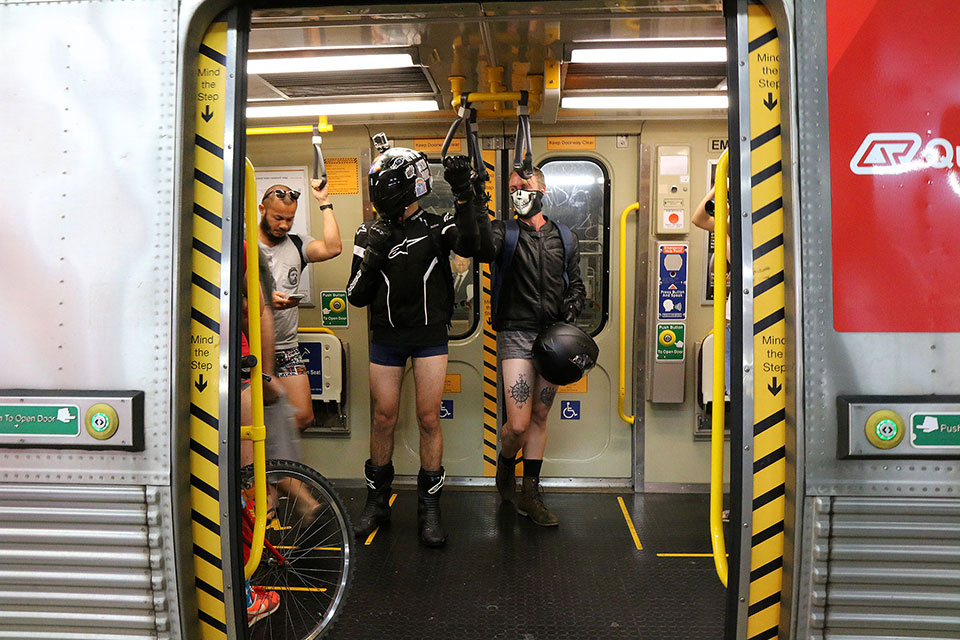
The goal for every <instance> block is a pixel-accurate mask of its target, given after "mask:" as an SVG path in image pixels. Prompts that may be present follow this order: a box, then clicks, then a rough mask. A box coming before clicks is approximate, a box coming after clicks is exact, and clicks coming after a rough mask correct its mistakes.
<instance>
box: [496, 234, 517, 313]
mask: <svg viewBox="0 0 960 640" xmlns="http://www.w3.org/2000/svg"><path fill="white" fill-rule="evenodd" d="M519 241H520V225H519V224H518V223H517V221H516V220H514V219H512V218H511V219H510V220H505V221H504V223H503V245H502V246H501V247H500V255H499V256H498V257H497V261H496V262H495V263H494V269H493V279H492V282H491V289H490V313H491V315H492V317H494V318H496V317H497V309H498V307H499V306H500V293H501V291H502V290H503V282H504V280H506V277H507V274H508V273H509V272H510V265H511V264H512V263H513V254H515V253H516V252H517V243H518V242H519Z"/></svg>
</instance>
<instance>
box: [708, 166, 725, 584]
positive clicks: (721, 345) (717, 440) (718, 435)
mask: <svg viewBox="0 0 960 640" xmlns="http://www.w3.org/2000/svg"><path fill="white" fill-rule="evenodd" d="M729 162H730V159H729V156H728V154H727V151H724V152H723V155H721V156H720V160H719V161H718V162H717V174H716V182H715V184H716V195H715V198H714V205H715V206H714V217H713V220H714V227H713V237H714V241H713V246H714V253H713V255H714V258H713V389H712V391H713V412H712V419H711V422H712V426H713V429H712V431H711V433H710V541H711V543H712V546H713V564H714V566H715V567H716V569H717V577H719V578H720V582H722V583H723V586H727V573H728V568H727V545H726V542H725V540H724V537H723V432H724V428H725V426H726V425H725V424H724V409H725V404H726V380H725V376H724V368H725V353H726V342H727V331H726V329H727V317H726V313H725V312H724V310H725V307H726V301H727V168H728V166H729Z"/></svg>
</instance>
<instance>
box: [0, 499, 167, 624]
mask: <svg viewBox="0 0 960 640" xmlns="http://www.w3.org/2000/svg"><path fill="white" fill-rule="evenodd" d="M160 508H161V507H160V498H159V495H158V493H157V491H156V490H155V489H153V488H150V487H107V486H87V487H80V486H74V487H71V486H54V485H49V486H44V485H37V486H24V485H0V638H2V639H10V640H13V639H16V640H28V639H39V638H43V639H44V640H142V639H145V638H151V639H157V640H165V639H167V638H169V637H170V635H169V633H168V629H169V621H168V619H167V615H166V614H165V613H164V611H165V610H166V608H167V603H166V602H165V599H166V596H165V593H164V589H165V584H164V581H165V578H164V572H163V569H164V558H163V554H162V552H161V545H162V540H161V534H160V533H159V531H160V526H159V522H160ZM171 561H172V559H171Z"/></svg>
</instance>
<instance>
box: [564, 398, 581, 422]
mask: <svg viewBox="0 0 960 640" xmlns="http://www.w3.org/2000/svg"><path fill="white" fill-rule="evenodd" d="M560 419H561V420H579V419H580V401H579V400H564V401H563V402H561V403H560Z"/></svg>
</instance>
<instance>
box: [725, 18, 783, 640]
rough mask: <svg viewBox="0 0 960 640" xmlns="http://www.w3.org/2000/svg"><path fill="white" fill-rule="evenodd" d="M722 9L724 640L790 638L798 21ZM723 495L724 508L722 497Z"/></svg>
mask: <svg viewBox="0 0 960 640" xmlns="http://www.w3.org/2000/svg"><path fill="white" fill-rule="evenodd" d="M777 4H778V5H779V3H777ZM724 10H725V11H724V13H725V17H726V20H727V48H728V55H727V64H728V82H729V95H730V108H729V127H730V138H729V140H730V145H729V152H730V156H729V176H728V177H729V203H730V238H731V250H730V251H731V255H730V257H729V263H730V270H731V279H730V294H729V295H730V304H731V315H730V319H731V325H730V326H731V330H730V345H729V346H730V361H731V364H730V367H731V375H730V385H731V390H730V395H731V400H732V407H731V418H730V420H731V424H730V425H729V430H730V452H731V455H730V460H731V469H730V504H731V513H730V526H729V527H728V531H729V538H728V539H727V541H726V550H727V551H728V552H729V565H728V566H729V569H728V572H727V573H728V575H726V576H724V575H723V574H724V573H725V571H726V570H727V565H726V564H725V563H724V561H723V557H722V551H723V549H722V547H720V548H719V549H718V546H719V545H718V544H717V542H716V538H717V534H716V533H715V535H714V538H715V543H714V553H715V560H716V564H717V567H718V573H719V574H720V575H721V579H724V578H726V584H727V625H726V637H727V638H737V639H750V640H769V639H770V638H778V637H781V627H780V614H781V599H782V596H781V593H782V590H783V576H784V566H785V563H784V541H785V539H786V538H787V536H786V533H785V532H786V531H788V530H789V527H788V526H787V525H786V524H785V523H786V518H785V516H786V511H785V509H786V506H787V504H788V496H787V489H788V485H787V481H786V478H787V468H788V464H787V456H786V453H787V447H786V437H787V416H788V415H789V416H790V418H791V420H792V419H793V418H795V416H796V412H795V408H793V407H791V408H790V409H789V410H788V405H790V404H791V403H795V401H796V398H797V394H796V389H797V388H798V378H797V376H796V368H795V369H794V370H793V371H791V370H788V368H787V362H788V360H790V361H795V359H794V353H795V348H796V344H797V343H798V337H799V336H798V335H797V331H796V323H795V318H796V317H797V305H796V304H795V300H794V298H793V297H792V293H791V292H792V289H793V288H794V287H795V286H796V280H797V275H798V270H797V265H796V263H794V262H793V261H792V256H794V255H795V249H796V242H795V237H793V236H791V235H790V233H791V229H792V228H793V227H792V226H791V225H790V224H788V219H789V217H790V216H791V215H792V213H793V212H794V211H795V207H793V206H792V200H791V196H792V193H791V189H790V188H789V187H790V185H791V181H792V180H793V179H795V175H794V174H793V173H792V172H791V171H790V169H791V167H792V163H791V162H790V161H789V160H788V158H789V151H790V149H791V145H790V139H791V136H790V135H789V134H790V132H791V131H792V127H795V126H796V125H795V124H794V123H792V122H791V121H790V114H791V109H790V105H791V104H792V100H791V99H790V95H789V93H788V91H786V90H783V89H784V88H786V87H787V83H786V82H785V83H784V84H783V86H781V78H786V77H787V76H788V75H789V70H790V68H791V66H790V55H789V54H790V38H789V35H788V34H789V33H790V25H789V22H788V20H787V14H786V13H785V12H783V7H782V6H777V7H773V6H770V7H768V6H765V5H764V4H761V3H759V2H756V3H755V2H748V1H747V0H735V1H731V2H726V3H724ZM778 12H779V13H778ZM785 134H786V135H785ZM785 168H786V170H785ZM717 182H718V183H720V182H721V177H720V175H719V173H718V177H717ZM718 211H719V209H718ZM717 217H718V218H719V213H718V216H717ZM718 244H719V243H718ZM721 317H722V316H721ZM715 333H716V332H715ZM721 360H722V359H721ZM738 452H739V453H738ZM716 458H717V457H716V456H714V459H715V460H716ZM714 475H715V476H716V475H717V474H716V473H715V474H714ZM714 491H717V490H716V489H714ZM713 502H714V505H715V506H714V507H713V509H712V511H717V510H718V509H719V505H718V504H717V503H718V500H714V501H713ZM711 520H712V525H713V526H712V529H713V531H714V532H717V531H719V521H720V514H719V513H711ZM782 637H787V636H786V634H782Z"/></svg>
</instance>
